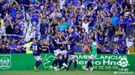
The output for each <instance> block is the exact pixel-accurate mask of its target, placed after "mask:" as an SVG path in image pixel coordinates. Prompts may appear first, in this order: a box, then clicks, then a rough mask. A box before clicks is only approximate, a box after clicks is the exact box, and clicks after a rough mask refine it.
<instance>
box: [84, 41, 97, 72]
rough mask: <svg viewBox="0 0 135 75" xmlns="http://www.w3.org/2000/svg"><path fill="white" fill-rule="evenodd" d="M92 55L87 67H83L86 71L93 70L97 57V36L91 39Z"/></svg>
mask: <svg viewBox="0 0 135 75" xmlns="http://www.w3.org/2000/svg"><path fill="white" fill-rule="evenodd" d="M91 42H92V44H91V56H90V57H89V58H88V61H87V64H86V67H84V66H83V67H82V69H84V70H85V71H89V70H90V71H93V69H94V68H93V65H92V61H93V60H94V59H95V58H96V57H97V44H96V42H95V38H92V39H91Z"/></svg>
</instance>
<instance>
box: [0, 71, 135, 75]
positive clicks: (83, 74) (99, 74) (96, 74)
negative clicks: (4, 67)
mask: <svg viewBox="0 0 135 75" xmlns="http://www.w3.org/2000/svg"><path fill="white" fill-rule="evenodd" d="M0 75H135V74H128V73H125V74H123V73H122V74H119V73H114V72H113V71H112V72H109V71H108V72H105V71H93V72H90V71H58V72H55V71H0Z"/></svg>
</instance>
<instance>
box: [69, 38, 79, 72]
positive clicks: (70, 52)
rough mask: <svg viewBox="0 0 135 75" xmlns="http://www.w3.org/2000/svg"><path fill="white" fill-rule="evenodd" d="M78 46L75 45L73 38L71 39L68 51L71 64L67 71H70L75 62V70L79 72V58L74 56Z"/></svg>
mask: <svg viewBox="0 0 135 75" xmlns="http://www.w3.org/2000/svg"><path fill="white" fill-rule="evenodd" d="M75 45H76V44H75V43H74V41H73V39H72V37H69V41H68V43H67V50H68V58H69V64H68V68H67V70H69V68H70V65H71V64H72V62H73V61H74V70H77V58H76V57H75V55H74V46H75Z"/></svg>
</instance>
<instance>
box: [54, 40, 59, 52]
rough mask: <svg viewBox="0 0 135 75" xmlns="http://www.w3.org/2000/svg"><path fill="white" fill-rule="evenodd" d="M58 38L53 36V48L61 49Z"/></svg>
mask: <svg viewBox="0 0 135 75" xmlns="http://www.w3.org/2000/svg"><path fill="white" fill-rule="evenodd" d="M57 41H58V39H57V38H52V46H53V50H57V49H59V45H58V44H57Z"/></svg>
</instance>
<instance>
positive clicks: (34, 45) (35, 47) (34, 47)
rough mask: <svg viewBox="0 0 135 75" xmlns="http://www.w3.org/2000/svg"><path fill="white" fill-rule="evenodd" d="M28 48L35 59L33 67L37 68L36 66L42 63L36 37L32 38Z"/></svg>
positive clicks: (39, 46)
mask: <svg viewBox="0 0 135 75" xmlns="http://www.w3.org/2000/svg"><path fill="white" fill-rule="evenodd" d="M30 49H31V50H32V51H33V56H34V58H35V59H36V62H35V66H34V69H35V70H38V67H39V66H40V64H41V63H42V58H41V56H40V50H41V45H40V43H39V42H38V38H34V39H33V43H32V45H31V47H30Z"/></svg>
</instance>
